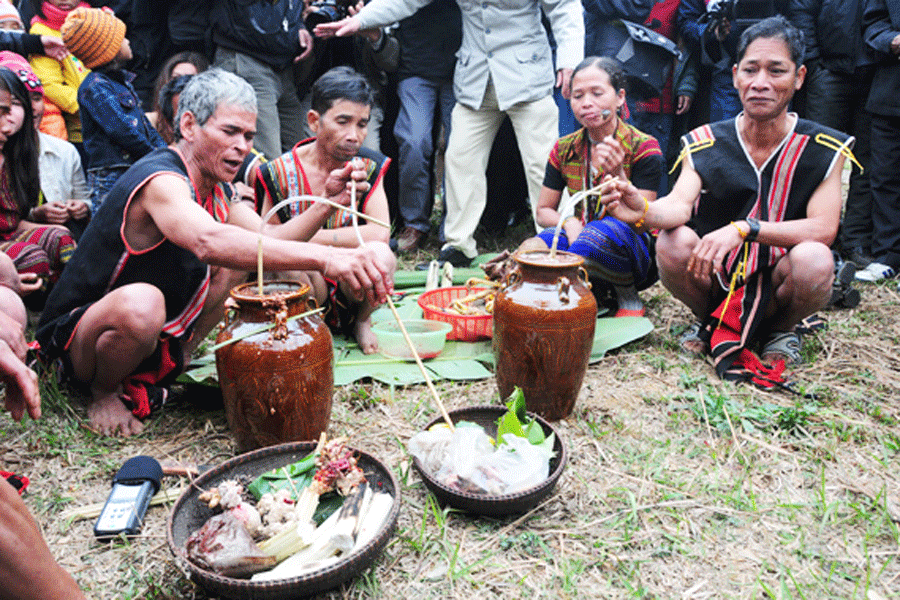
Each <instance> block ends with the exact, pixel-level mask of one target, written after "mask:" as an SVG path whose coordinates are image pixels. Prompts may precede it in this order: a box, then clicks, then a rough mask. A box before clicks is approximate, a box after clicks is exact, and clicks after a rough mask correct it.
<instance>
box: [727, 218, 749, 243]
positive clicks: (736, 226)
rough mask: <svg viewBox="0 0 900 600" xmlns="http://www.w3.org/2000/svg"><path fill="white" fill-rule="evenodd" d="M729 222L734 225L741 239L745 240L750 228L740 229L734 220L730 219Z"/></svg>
mask: <svg viewBox="0 0 900 600" xmlns="http://www.w3.org/2000/svg"><path fill="white" fill-rule="evenodd" d="M731 224H732V225H734V228H735V229H737V230H738V233H739V234H740V235H741V239H742V240H746V239H747V236H748V235H750V230H749V229H748V230H747V231H744V230H743V229H741V228H740V226H739V225H738V224H737V223H735V222H734V221H732V222H731Z"/></svg>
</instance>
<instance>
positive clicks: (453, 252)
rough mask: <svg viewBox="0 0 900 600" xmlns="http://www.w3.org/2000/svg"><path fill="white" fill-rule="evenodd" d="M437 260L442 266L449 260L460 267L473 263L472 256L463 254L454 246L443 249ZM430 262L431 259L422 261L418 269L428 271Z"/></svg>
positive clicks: (417, 266)
mask: <svg viewBox="0 0 900 600" xmlns="http://www.w3.org/2000/svg"><path fill="white" fill-rule="evenodd" d="M436 260H437V262H438V265H440V266H441V267H443V266H444V263H446V262H448V263H450V264H451V265H453V266H454V267H456V268H458V269H462V268H465V267H468V266H469V265H471V264H472V259H471V258H469V257H467V256H466V255H465V254H463V253H462V252H460V251H459V250H457V249H456V248H454V247H453V246H447V247H446V248H444V249H443V250H441V252H440V254H438V257H437V259H436ZM430 263H431V261H430V260H426V261H425V262H420V263H419V264H417V265H416V271H427V270H428V265H429V264H430Z"/></svg>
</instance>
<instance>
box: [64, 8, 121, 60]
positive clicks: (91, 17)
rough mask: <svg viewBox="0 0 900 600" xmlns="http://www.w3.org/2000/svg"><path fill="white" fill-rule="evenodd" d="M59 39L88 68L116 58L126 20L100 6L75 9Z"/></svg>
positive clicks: (70, 14) (67, 18)
mask: <svg viewBox="0 0 900 600" xmlns="http://www.w3.org/2000/svg"><path fill="white" fill-rule="evenodd" d="M60 33H61V34H62V39H63V41H64V42H65V43H66V46H67V47H68V48H69V52H71V53H72V54H74V55H75V56H76V57H77V58H78V60H80V61H81V62H83V63H84V66H86V67H87V68H88V69H95V68H97V67H99V66H101V65H105V64H106V63H108V62H110V61H111V60H112V59H114V58H115V57H116V55H117V54H118V53H119V50H120V49H121V48H122V40H123V39H125V23H124V22H122V21H121V20H119V19H117V18H116V17H115V15H112V14H110V13H109V12H107V11H105V10H102V9H99V8H76V9H75V10H73V11H72V12H70V13H69V16H67V17H66V22H65V23H63V26H62V29H61V30H60Z"/></svg>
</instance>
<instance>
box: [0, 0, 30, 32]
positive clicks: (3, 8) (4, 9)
mask: <svg viewBox="0 0 900 600" xmlns="http://www.w3.org/2000/svg"><path fill="white" fill-rule="evenodd" d="M3 21H18V23H19V26H20V27H21V28H22V30H23V31H24V30H25V23H23V22H22V15H20V14H19V11H18V10H16V7H15V6H13V5H12V4H10V3H9V2H6V0H3V1H2V2H0V22H3Z"/></svg>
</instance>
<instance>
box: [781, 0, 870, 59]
mask: <svg viewBox="0 0 900 600" xmlns="http://www.w3.org/2000/svg"><path fill="white" fill-rule="evenodd" d="M863 4H864V0H791V4H790V8H789V14H788V18H789V19H790V21H791V23H793V24H794V25H795V26H796V27H797V29H799V30H800V31H802V32H803V39H804V41H805V42H806V56H805V57H804V62H805V63H806V64H807V66H809V67H812V66H813V63H815V62H816V61H818V63H819V64H820V65H821V66H823V67H825V68H826V69H828V70H829V71H834V72H837V73H852V72H853V71H854V69H855V68H856V67H859V66H864V65H871V64H873V63H874V62H875V61H876V57H875V53H874V51H873V50H872V49H871V48H869V47H868V46H867V45H866V44H865V42H864V41H863V32H862V17H863Z"/></svg>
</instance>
